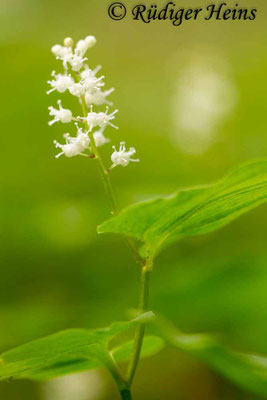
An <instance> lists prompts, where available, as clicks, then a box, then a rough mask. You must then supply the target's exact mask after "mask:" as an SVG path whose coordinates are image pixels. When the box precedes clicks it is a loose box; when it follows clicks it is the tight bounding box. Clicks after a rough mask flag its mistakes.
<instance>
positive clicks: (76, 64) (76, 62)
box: [68, 52, 87, 72]
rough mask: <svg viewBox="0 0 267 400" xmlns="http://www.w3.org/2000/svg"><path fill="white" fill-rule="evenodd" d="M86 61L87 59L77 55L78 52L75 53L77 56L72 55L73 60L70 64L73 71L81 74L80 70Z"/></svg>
mask: <svg viewBox="0 0 267 400" xmlns="http://www.w3.org/2000/svg"><path fill="white" fill-rule="evenodd" d="M86 60H87V58H86V57H85V58H83V57H81V56H80V55H79V54H77V52H75V54H73V55H72V57H71V59H70V60H69V61H68V62H69V63H70V65H71V68H72V70H73V71H75V72H79V71H80V69H81V68H82V67H83V63H84V61H86Z"/></svg>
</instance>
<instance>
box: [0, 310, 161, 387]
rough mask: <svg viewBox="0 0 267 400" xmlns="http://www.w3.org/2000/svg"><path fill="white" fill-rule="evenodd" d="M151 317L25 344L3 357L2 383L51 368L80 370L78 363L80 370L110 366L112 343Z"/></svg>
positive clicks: (67, 332)
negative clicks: (110, 345) (110, 344)
mask: <svg viewBox="0 0 267 400" xmlns="http://www.w3.org/2000/svg"><path fill="white" fill-rule="evenodd" d="M152 318H153V313H151V312H148V313H145V314H142V315H140V316H139V317H137V318H135V319H134V320H132V321H127V322H117V323H114V324H112V325H111V326H110V327H108V328H104V329H91V330H89V329H88V330H85V329H71V330H66V331H62V332H58V333H56V334H54V335H51V336H47V337H45V338H42V339H38V340H35V341H33V342H30V343H27V344H24V345H22V346H20V347H17V348H15V349H13V350H10V351H7V352H5V353H3V354H2V355H1V360H0V380H4V379H10V378H23V377H25V376H31V375H34V373H35V371H38V370H40V369H46V370H47V372H48V371H49V369H50V367H51V366H56V369H57V368H58V369H59V370H63V371H65V372H64V373H69V372H73V371H75V370H76V371H77V365H76V362H77V361H78V362H79V367H78V369H79V370H80V367H82V368H83V369H84V368H85V367H86V369H89V368H95V367H97V366H99V365H106V366H107V367H108V364H109V360H110V353H109V351H108V343H109V342H110V340H111V339H112V338H113V337H114V336H116V335H117V334H119V333H120V332H122V331H124V330H126V329H129V328H131V327H134V326H136V325H138V324H140V323H146V322H148V321H150V320H151V319H152ZM52 369H53V368H52ZM39 372H40V371H39ZM50 372H51V371H50ZM50 372H49V373H48V375H49V374H50ZM36 374H37V372H36ZM50 377H52V376H51V374H50Z"/></svg>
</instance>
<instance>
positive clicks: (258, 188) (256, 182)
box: [98, 159, 267, 249]
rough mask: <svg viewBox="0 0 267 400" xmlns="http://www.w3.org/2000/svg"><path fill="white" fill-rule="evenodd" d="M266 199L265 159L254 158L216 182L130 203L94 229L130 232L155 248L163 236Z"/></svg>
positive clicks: (214, 224) (187, 232)
mask: <svg viewBox="0 0 267 400" xmlns="http://www.w3.org/2000/svg"><path fill="white" fill-rule="evenodd" d="M266 199H267V160H266V159H264V160H256V161H252V162H249V163H246V164H244V165H241V166H240V167H238V168H235V169H234V170H232V171H231V172H230V173H229V174H228V175H226V177H225V178H224V179H222V180H220V181H219V182H218V183H215V184H212V185H209V186H203V187H198V188H193V189H184V190H180V191H179V192H177V193H176V194H174V195H173V196H171V197H168V198H158V199H155V200H152V201H146V202H141V203H137V204H135V205H132V206H130V207H128V208H126V209H124V210H123V211H122V212H121V213H119V214H118V215H117V216H116V217H113V218H111V219H109V220H107V221H106V222H104V223H103V224H102V225H100V226H99V227H98V233H106V232H113V233H120V234H124V235H128V236H133V237H135V238H137V239H141V240H142V241H144V242H145V243H148V244H149V245H150V246H151V247H152V248H153V249H156V248H157V247H159V246H160V245H161V244H162V243H163V242H164V241H166V240H174V239H180V238H182V237H185V236H192V235H200V234H203V233H207V232H211V231H213V230H215V229H218V228H220V227H222V226H224V225H226V224H227V223H229V222H230V221H232V220H233V219H235V218H237V217H238V216H239V215H241V214H243V213H245V212H246V211H248V210H250V209H252V208H254V207H256V206H258V205H259V204H261V203H263V202H265V201H266Z"/></svg>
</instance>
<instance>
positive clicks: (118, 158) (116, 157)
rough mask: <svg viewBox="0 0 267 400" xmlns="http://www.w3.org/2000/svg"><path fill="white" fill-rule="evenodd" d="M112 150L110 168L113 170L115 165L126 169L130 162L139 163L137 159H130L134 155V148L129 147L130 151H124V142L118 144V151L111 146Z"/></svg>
mask: <svg viewBox="0 0 267 400" xmlns="http://www.w3.org/2000/svg"><path fill="white" fill-rule="evenodd" d="M112 148H113V149H114V152H113V153H112V154H111V161H112V163H113V164H112V166H111V168H114V167H116V166H117V165H122V166H123V167H126V166H127V165H128V164H129V162H130V161H133V162H139V160H138V159H133V158H131V157H132V156H133V155H134V154H135V153H136V151H135V148H134V147H130V149H129V150H128V151H126V147H125V142H121V143H120V148H119V151H117V150H116V147H115V146H112Z"/></svg>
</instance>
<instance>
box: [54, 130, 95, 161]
mask: <svg viewBox="0 0 267 400" xmlns="http://www.w3.org/2000/svg"><path fill="white" fill-rule="evenodd" d="M75 125H76V127H77V136H76V137H71V136H70V134H69V133H65V135H64V138H65V139H66V144H60V143H58V142H57V141H56V140H55V141H54V143H55V145H56V147H57V148H60V149H61V150H62V152H61V153H59V154H57V155H56V158H58V157H60V156H61V155H63V154H65V156H66V157H68V158H70V157H74V156H77V155H81V156H86V154H84V153H83V152H84V150H86V149H88V148H89V144H90V139H89V137H88V132H83V130H82V128H79V127H78V124H75Z"/></svg>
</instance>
